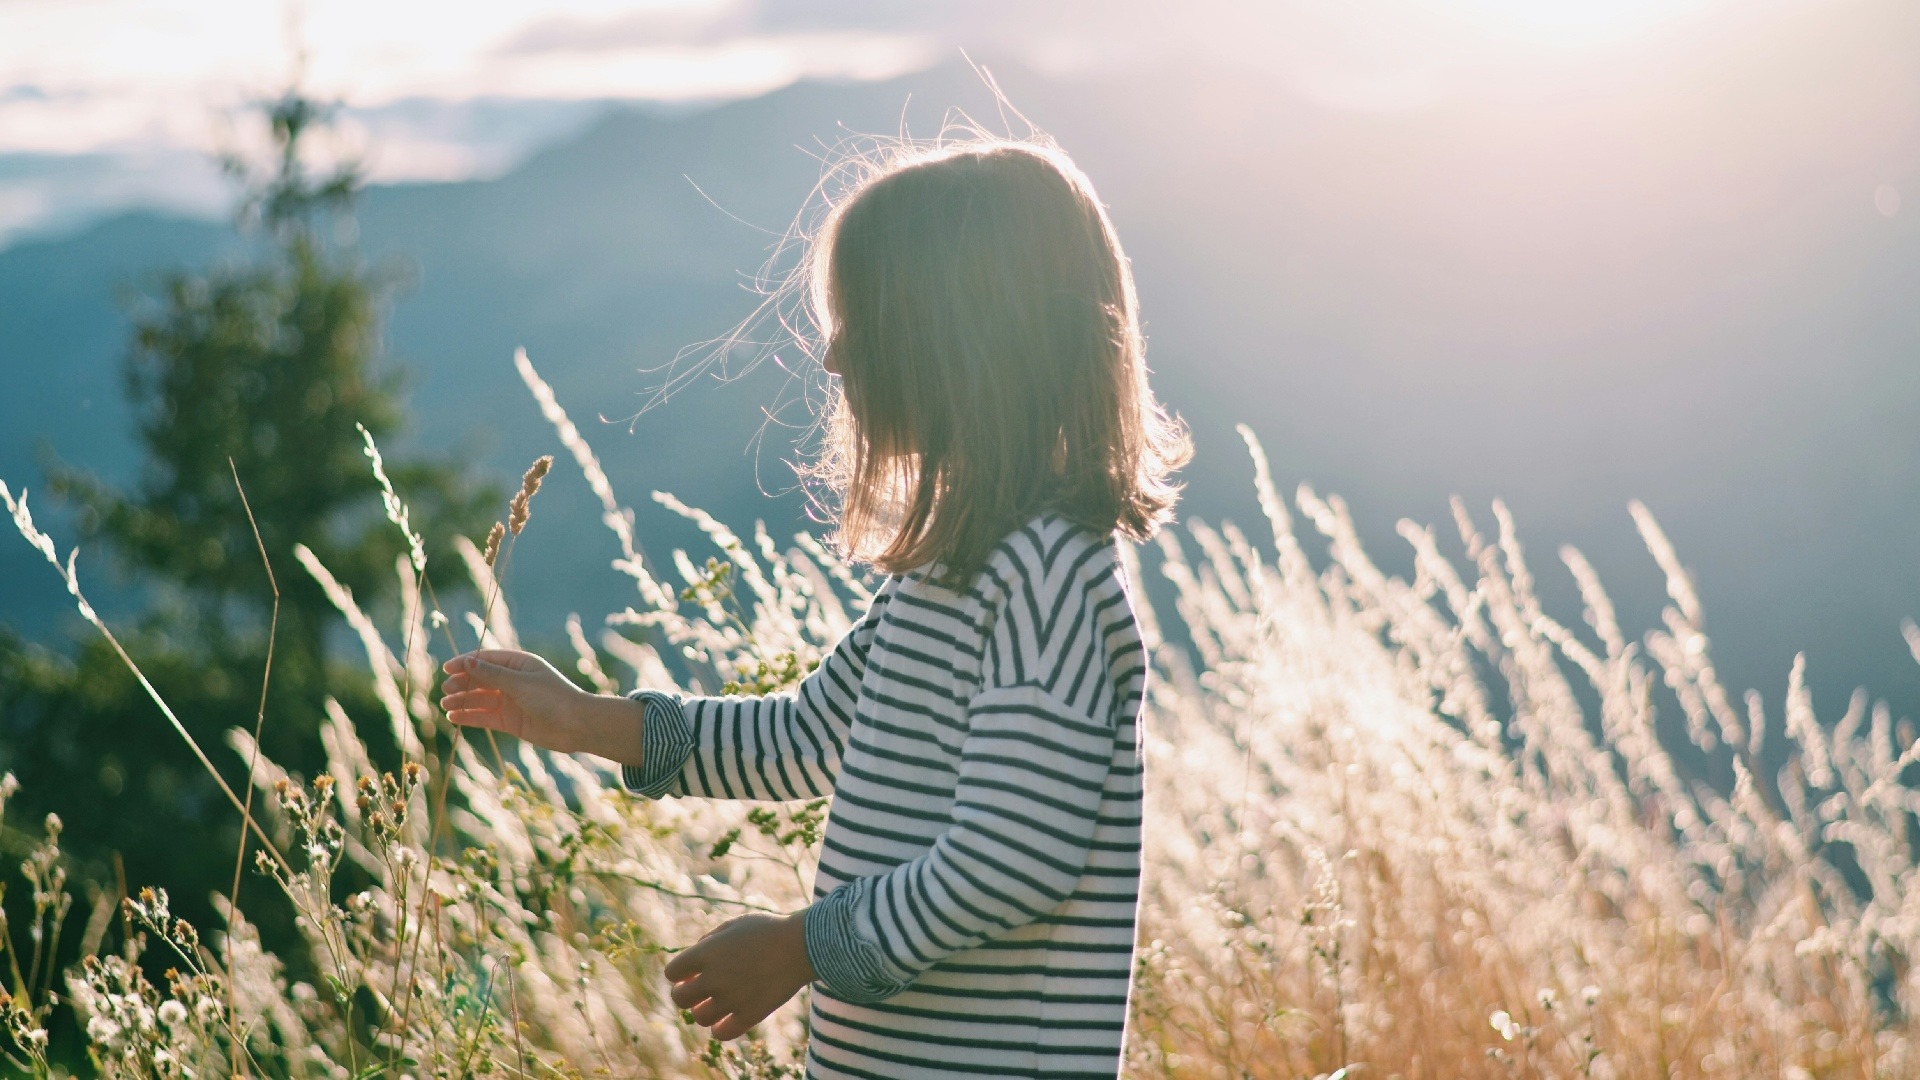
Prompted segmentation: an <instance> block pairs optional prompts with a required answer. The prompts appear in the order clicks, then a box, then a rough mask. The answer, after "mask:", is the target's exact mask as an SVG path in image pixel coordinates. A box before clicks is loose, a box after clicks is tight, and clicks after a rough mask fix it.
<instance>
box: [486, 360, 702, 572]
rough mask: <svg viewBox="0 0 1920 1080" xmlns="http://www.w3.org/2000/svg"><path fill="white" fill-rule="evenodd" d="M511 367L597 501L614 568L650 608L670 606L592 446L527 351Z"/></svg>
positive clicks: (628, 514)
mask: <svg viewBox="0 0 1920 1080" xmlns="http://www.w3.org/2000/svg"><path fill="white" fill-rule="evenodd" d="M513 365H514V367H515V368H516V369H517V370H518V371H519V372H520V380H521V381H522V382H524V383H526V385H527V391H528V392H529V393H531V394H532V395H533V399H534V401H535V402H537V403H538V404H539V406H540V415H541V416H543V417H545V418H546V420H547V422H548V423H549V424H552V425H553V429H554V433H555V434H556V435H558V436H559V438H560V445H562V446H564V447H566V448H567V452H568V453H570V454H572V455H573V461H574V464H575V465H577V466H579V468H580V475H581V476H583V477H585V478H586V481H587V487H588V488H590V489H592V491H593V494H594V497H595V498H597V499H599V500H600V521H601V523H602V524H604V525H606V527H607V529H608V530H609V531H611V532H612V533H613V535H614V538H615V539H616V540H618V541H619V543H620V558H618V559H616V560H614V563H613V568H614V569H615V570H618V571H620V572H621V573H623V574H626V575H627V576H629V577H631V578H633V580H634V585H635V586H636V587H637V588H638V589H639V591H640V598H641V599H642V600H643V601H645V602H646V605H647V606H648V607H649V608H654V609H661V608H670V607H672V606H673V594H672V593H671V592H670V591H668V590H667V589H666V588H665V587H664V586H662V585H661V584H660V583H659V582H658V581H655V580H654V577H653V574H652V573H651V572H650V571H649V570H648V569H647V565H646V560H645V559H643V558H642V557H641V554H640V550H639V548H638V547H637V546H636V545H635V544H634V540H633V511H632V510H631V509H629V508H627V507H624V506H621V505H620V502H619V500H618V499H616V498H614V494H613V484H612V482H610V481H609V480H608V479H607V471H606V470H605V469H603V468H601V467H600V459H599V457H598V456H596V455H595V454H594V452H593V447H592V446H589V445H588V444H587V440H586V439H585V438H584V437H582V436H581V434H580V429H579V428H578V427H577V426H575V425H574V422H573V420H572V419H571V418H569V417H568V416H567V411H566V410H565V409H564V408H561V406H560V399H559V398H557V397H555V396H554V393H553V387H551V386H548V385H547V381H546V380H545V379H542V378H541V377H540V373H539V372H538V371H536V370H534V367H533V361H531V360H529V359H527V350H525V349H516V350H514V353H513Z"/></svg>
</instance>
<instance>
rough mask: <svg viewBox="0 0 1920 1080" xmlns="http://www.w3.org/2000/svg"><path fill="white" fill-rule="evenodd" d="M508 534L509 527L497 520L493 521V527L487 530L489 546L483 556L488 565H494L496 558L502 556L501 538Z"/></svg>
mask: <svg viewBox="0 0 1920 1080" xmlns="http://www.w3.org/2000/svg"><path fill="white" fill-rule="evenodd" d="M506 535H507V527H506V526H505V525H502V524H500V523H499V522H497V521H496V522H494V523H493V528H491V529H488V530H487V547H486V551H485V553H484V554H482V556H481V558H482V559H484V560H485V561H486V564H487V565H488V566H492V565H493V563H494V560H496V559H498V558H499V557H500V540H501V538H502V537H504V536H506Z"/></svg>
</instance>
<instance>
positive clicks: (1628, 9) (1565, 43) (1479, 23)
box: [1425, 0, 1709, 48]
mask: <svg viewBox="0 0 1920 1080" xmlns="http://www.w3.org/2000/svg"><path fill="white" fill-rule="evenodd" d="M1708 3H1709V0H1425V4H1426V6H1428V7H1430V8H1431V9H1433V10H1434V11H1436V12H1438V13H1440V14H1442V15H1445V16H1447V17H1449V18H1453V19H1457V20H1460V21H1463V22H1466V23H1468V24H1470V25H1472V26H1474V27H1476V28H1478V29H1480V30H1481V31H1483V32H1485V33H1488V34H1490V35H1493V36H1496V37H1503V38H1510V39H1515V40H1519V41H1525V42H1531V43H1535V44H1541V45H1551V46H1558V47H1563V48H1568V47H1580V46H1590V45H1604V44H1610V43H1613V42H1617V41H1622V40H1625V39H1627V38H1630V37H1635V36H1637V35H1639V34H1642V33H1644V32H1646V31H1649V30H1652V29H1654V28H1656V27H1658V26H1660V25H1661V24H1662V23H1668V22H1673V21H1675V20H1678V19H1681V18H1684V17H1686V16H1688V15H1691V14H1693V13H1695V12H1697V11H1698V10H1700V9H1701V8H1703V7H1705V6H1707V4H1708Z"/></svg>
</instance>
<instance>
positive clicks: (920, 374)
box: [442, 141, 1189, 1078]
mask: <svg viewBox="0 0 1920 1080" xmlns="http://www.w3.org/2000/svg"><path fill="white" fill-rule="evenodd" d="M803 272H804V273H805V274H806V275H807V278H806V280H807V281H808V283H809V297H808V304H809V308H810V311H811V315H812V317H813V319H814V320H815V321H816V324H817V325H818V327H819V329H820V330H821V332H822V335H823V339H824V340H825V342H826V349H825V352H824V356H823V366H824V367H825V369H826V371H827V372H828V373H829V374H830V375H833V376H837V377H838V380H837V389H836V390H835V391H834V393H833V400H832V412H831V416H830V419H829V421H828V426H827V429H826V440H825V450H824V453H823V454H822V455H821V456H820V458H819V460H818V461H817V462H815V463H814V464H813V465H812V466H811V467H810V468H809V472H810V473H811V474H813V475H814V476H815V477H817V478H820V479H823V480H825V481H826V482H827V485H828V487H829V489H830V490H832V491H833V492H834V493H835V494H836V495H837V508H838V513H837V525H838V534H837V537H836V540H837V542H838V543H839V545H840V546H841V548H842V550H843V551H844V552H846V553H847V554H848V555H849V556H850V557H852V558H855V559H859V560H863V561H866V562H869V563H871V564H872V565H873V566H874V567H876V568H878V569H879V570H881V571H883V572H884V573H885V574H886V575H887V576H886V578H885V580H884V582H883V584H882V586H881V588H880V590H879V592H878V593H877V594H876V596H875V598H874V601H873V604H872V607H871V608H870V609H869V610H868V611H867V612H866V614H865V616H864V617H863V618H862V619H861V620H860V621H859V623H858V625H856V626H855V627H854V628H853V629H852V630H851V631H850V632H849V633H848V634H847V635H846V637H845V638H844V639H842V640H841V641H840V642H839V644H838V645H836V646H835V647H834V649H833V650H832V652H831V653H830V654H829V655H828V656H827V657H826V659H825V660H823V661H822V662H821V664H820V666H819V668H818V669H816V670H815V671H814V672H813V673H812V674H810V675H809V676H807V678H806V679H805V680H803V681H802V682H801V683H800V684H799V686H798V687H797V688H796V689H795V690H794V691H792V692H788V693H780V694H771V695H767V696H764V697H683V696H680V695H677V694H674V693H670V692H666V691H657V690H642V691H639V692H636V693H635V694H634V695H633V696H632V697H631V698H630V699H629V698H619V697H605V696H594V695H590V694H587V693H584V692H582V691H580V690H578V689H576V688H575V687H574V686H573V684H572V683H571V682H569V681H568V680H567V679H566V678H564V677H563V676H561V675H560V674H559V673H558V672H556V671H555V670H554V669H553V668H552V667H551V666H549V665H548V664H547V663H546V662H545V661H543V660H540V659H539V658H538V657H534V656H531V655H529V654H526V653H521V652H512V651H505V650H482V651H479V652H474V653H468V654H466V655H464V656H460V657H456V658H455V659H453V660H450V661H448V662H447V665H446V671H447V673H448V676H449V677H448V678H447V680H446V682H445V690H444V693H445V697H444V698H443V699H442V705H443V707H445V708H446V709H447V711H448V715H449V716H450V717H451V718H452V720H453V721H454V722H455V723H458V724H467V725H473V726H476V727H484V728H493V729H496V730H500V731H504V732H507V733H509V734H512V735H515V736H519V737H521V738H524V739H529V740H531V741H533V742H534V743H536V744H538V745H541V746H545V747H548V748H550V749H553V750H559V751H569V752H572V751H588V752H591V753H595V754H599V755H601V756H603V757H606V758H609V759H611V760H613V761H616V762H619V763H620V764H621V765H623V766H624V768H623V770H622V778H623V780H624V782H625V784H626V786H627V787H628V788H630V789H631V790H633V791H635V792H638V793H640V794H643V795H647V796H651V797H656V798H657V797H661V796H667V795H674V796H697V797H702V798H725V799H808V798H816V797H824V796H832V798H833V803H832V810H831V816H830V818H829V820H828V825H827V831H826V836H825V841H824V846H823V849H822V852H821V857H820V868H819V873H818V876H817V879H816V881H815V884H814V888H813V896H814V902H813V903H812V905H811V906H809V907H807V908H806V909H804V910H802V911H798V912H795V913H793V914H792V915H789V916H786V917H784V918H776V917H772V916H766V915H748V916H745V917H742V918H738V919H734V920H732V921H730V922H727V923H724V924H722V925H721V926H719V927H718V928H716V929H715V930H713V931H712V932H710V933H709V934H707V936H705V937H704V938H702V939H701V940H700V941H699V942H698V943H697V944H695V945H693V946H692V947H690V948H688V949H686V950H684V951H683V952H681V953H680V954H679V955H677V956H676V957H674V959H673V961H672V962H671V963H669V964H668V965H667V968H666V974H667V978H668V979H669V980H670V981H671V982H672V991H671V994H672V998H673V1000H674V1002H675V1003H676V1004H678V1005H679V1006H681V1007H682V1008H685V1009H687V1010H690V1011H691V1013H692V1016H693V1019H694V1020H695V1021H697V1022H698V1023H700V1024H703V1025H709V1026H711V1028H712V1030H713V1034H714V1035H715V1036H716V1037H718V1038H721V1039H731V1038H734V1037H736V1036H738V1035H740V1034H742V1033H744V1032H746V1031H747V1030H749V1029H751V1028H752V1027H753V1026H754V1025H755V1024H757V1023H759V1022H760V1021H761V1020H762V1019H764V1018H765V1017H766V1016H767V1015H768V1014H769V1013H771V1012H772V1011H773V1010H774V1009H776V1008H778V1007H779V1006H780V1005H781V1003H783V1002H785V1001H786V1000H787V999H788V998H789V997H791V996H792V995H793V994H794V993H796V992H797V991H798V990H799V989H800V988H801V987H803V986H806V985H808V984H812V986H813V988H814V989H813V994H812V997H811V1000H812V1012H811V1016H810V1022H811V1027H810V1031H811V1040H810V1050H809V1053H808V1064H807V1068H808V1075H809V1076H810V1077H821V1078H826V1077H861V1078H897V1077H973V1078H979V1077H987V1076H992V1077H1008V1076H1021V1077H1028V1076H1047V1077H1068V1076H1073V1077H1112V1076H1115V1075H1116V1074H1117V1072H1118V1070H1119V1060H1120V1051H1121V1041H1122V1035H1123V1028H1124V1022H1125V1018H1126V1013H1127V990H1128V980H1129V975H1130V974H1131V971H1132V957H1133V939H1134V913H1135V908H1136V906H1137V901H1138V896H1139V880H1140V834H1141V784H1142V776H1141V759H1140V750H1139V720H1140V711H1141V704H1142V699H1143V690H1144V683H1145V679H1146V673H1147V665H1146V657H1145V656H1144V654H1143V649H1142V646H1141V641H1140V636H1139V634H1138V632H1137V630H1136V625H1135V621H1134V615H1133V611H1132V608H1131V605H1130V601H1129V597H1128V595H1127V592H1126V586H1125V579H1124V576H1123V573H1122V571H1121V569H1120V563H1119V561H1118V557H1117V555H1118V553H1117V552H1116V550H1115V544H1116V542H1117V541H1116V535H1117V536H1118V537H1124V538H1126V539H1128V540H1133V541H1139V540H1144V539H1146V538H1147V537H1149V536H1151V535H1152V534H1153V532H1154V531H1155V530H1156V528H1158V526H1159V525H1160V524H1162V523H1163V522H1164V521H1165V520H1166V519H1167V518H1168V517H1169V516H1170V514H1171V510H1172V507H1173V503H1174V498H1175V495H1176V493H1177V488H1176V487H1175V486H1174V485H1172V484H1170V483H1169V481H1168V474H1169V473H1170V472H1171V471H1172V470H1174V469H1175V468H1178V467H1179V466H1180V465H1181V464H1183V463H1184V462H1185V460H1186V458H1187V455H1188V452H1189V451H1188V445H1187V441H1186V436H1185V433H1184V431H1183V430H1182V428H1181V426H1180V424H1179V422H1178V421H1177V420H1174V419H1171V418H1169V417H1168V416H1167V414H1166V413H1164V412H1163V411H1162V410H1161V408H1160V407H1159V406H1158V405H1157V404H1156V402H1155V400H1154V398H1153V395H1152V393H1151V391H1150V390H1149V389H1148V387H1147V370H1146V366H1145V363H1144V355H1143V342H1142V339H1141V334H1140V325H1139V318H1138V315H1137V312H1136V303H1135V299H1134V287H1133V279H1132V275H1131V273H1130V271H1129V269H1128V265H1127V262H1126V259H1125V257H1124V256H1123V255H1122V254H1121V251H1120V243H1119V240H1118V239H1117V238H1116V237H1115V235H1114V230H1113V225H1112V223H1111V222H1110V221H1109V220H1108V219H1107V215H1106V212H1105V211H1104V210H1103V209H1102V207H1101V205H1100V202H1099V201H1098V199H1097V198H1095V196H1094V193H1093V188H1092V186H1091V185H1090V184H1089V183H1088V181H1087V178H1086V177H1085V176H1084V175H1083V174H1082V173H1081V172H1080V171H1079V169H1077V168H1076V167H1075V166H1074V165H1073V164H1072V162H1070V161H1069V160H1068V159H1067V157H1066V155H1064V154H1062V153H1061V152H1059V151H1058V150H1057V149H1054V148H1052V147H1050V146H1041V145H1034V144H1031V143H1022V142H1005V141H984V142H978V143H970V144H967V145H964V146H959V147H945V148H941V149H937V150H933V151H920V152H909V153H903V154H902V156H900V157H899V158H898V159H896V160H894V161H891V162H887V163H885V164H883V165H882V166H881V167H880V168H878V169H877V170H876V172H875V174H874V175H873V176H871V177H870V178H869V179H867V180H866V181H865V182H864V183H861V184H860V185H858V186H857V187H856V188H855V189H854V190H853V192H852V193H851V194H850V195H849V196H847V197H846V198H844V199H843V200H842V201H841V202H840V203H839V205H837V206H835V207H834V208H833V209H832V210H831V211H830V213H829V215H828V217H827V220H826V222H825V225H824V227H823V228H822V230H821V232H820V234H819V236H818V238H817V240H816V241H815V243H814V245H813V248H812V250H811V252H810V253H809V255H808V260H807V263H806V269H805V270H804V271H803Z"/></svg>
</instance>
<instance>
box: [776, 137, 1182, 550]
mask: <svg viewBox="0 0 1920 1080" xmlns="http://www.w3.org/2000/svg"><path fill="white" fill-rule="evenodd" d="M808 285H809V288H810V298H809V299H810V305H811V307H812V309H813V315H814V319H815V322H816V324H817V325H818V327H819V329H820V331H821V332H822V334H823V337H824V341H825V344H826V351H825V353H824V357H823V360H824V363H825V365H826V367H827V369H828V370H829V371H830V372H833V373H836V374H838V375H839V376H840V391H839V393H838V394H836V395H835V398H834V401H833V406H832V411H831V415H830V417H829V420H828V426H827V430H826V445H825V447H824V452H823V454H822V455H821V458H820V460H819V462H818V463H817V464H816V465H815V466H814V468H813V473H814V475H816V476H817V477H820V478H822V479H824V480H825V481H826V482H827V483H828V484H829V486H830V487H832V488H833V489H834V490H835V491H836V493H837V494H838V495H839V501H840V506H839V525H840V540H841V543H842V544H843V545H844V546H845V547H846V548H847V549H848V550H849V551H851V552H852V553H853V554H855V555H856V556H859V557H862V558H866V559H870V560H872V561H873V563H874V564H875V565H877V566H878V567H879V568H880V569H882V570H885V571H888V572H899V571H902V570H906V569H910V568H912V567H916V566H920V565H923V564H926V563H930V562H939V563H941V564H943V565H944V566H945V568H946V569H947V570H948V571H949V572H950V573H953V574H956V575H958V574H970V573H971V572H972V571H974V570H976V569H978V567H979V566H980V565H981V563H982V562H983V560H984V559H985V557H986V555H987V553H988V552H989V551H990V550H991V549H992V548H993V546H994V545H995V544H996V543H998V542H999V541H1000V540H1001V538H1003V537H1004V536H1006V535H1007V533H1009V532H1011V531H1012V530H1013V529H1015V528H1018V527H1019V526H1020V525H1021V524H1023V523H1024V522H1026V521H1027V520H1028V519H1029V518H1031V517H1032V516H1033V515H1034V514H1035V513H1038V512H1039V511H1041V510H1042V509H1045V508H1052V509H1055V510H1057V511H1059V512H1060V513H1061V514H1062V515H1064V516H1066V517H1068V518H1071V519H1073V520H1076V521H1078V522H1080V523H1082V524H1084V525H1087V526H1089V527H1092V528H1094V529H1097V530H1099V531H1102V532H1105V531H1116V532H1119V533H1121V534H1122V535H1124V536H1127V537H1130V538H1133V539H1145V538H1146V537H1148V536H1150V535H1152V533H1153V531H1154V530H1155V529H1156V528H1157V527H1158V526H1159V525H1160V524H1161V523H1162V522H1163V521H1165V520H1166V519H1167V518H1168V517H1170V516H1171V512H1172V508H1173V504H1174V500H1175V498H1176V496H1177V494H1178V490H1179V489H1178V486H1177V485H1175V484H1173V483H1171V482H1170V481H1169V479H1168V474H1169V473H1170V472H1172V471H1173V470H1174V469H1176V468H1178V467H1179V466H1180V465H1182V464H1184V463H1185V461H1186V460H1187V457H1188V456H1189V453H1190V450H1189V447H1188V443H1187V438H1186V433H1185V431H1184V430H1183V429H1182V427H1181V426H1180V424H1179V422H1178V421H1177V420H1174V419H1172V418H1170V417H1169V416H1168V415H1167V414H1166V413H1165V412H1163V411H1162V410H1161V408H1160V406H1159V404H1158V403H1157V402H1156V401H1155V400H1154V397H1153V393H1152V391H1151V390H1150V389H1149V388H1148V386H1147V369H1146V364H1145V355H1144V354H1145V346H1144V342H1143V340H1142V338H1141V334H1140V322H1139V314H1138V310H1137V305H1136V301H1135V299H1134V287H1133V275H1132V272H1131V271H1130V269H1129V268H1128V264H1127V260H1126V257H1125V256H1124V255H1123V254H1122V253H1121V250H1120V241H1119V238H1118V237H1117V236H1116V235H1115V234H1114V229H1113V224H1112V222H1110V221H1109V220H1108V219H1107V215H1106V211H1105V210H1104V209H1103V208H1102V207H1101V205H1100V201H1099V199H1098V198H1097V197H1096V196H1095V195H1094V192H1093V187H1092V185H1091V184H1090V183H1089V182H1088V180H1087V178H1086V176H1085V174H1083V173H1082V172H1081V171H1080V170H1079V169H1078V168H1077V167H1076V166H1075V165H1074V164H1073V162H1072V161H1070V160H1068V158H1067V156H1066V155H1065V154H1063V153H1061V152H1060V151H1058V150H1057V149H1054V148H1052V147H1049V146H1043V145H1035V144H1033V143H1028V142H1008V141H998V140H986V141H980V142H974V143H969V144H966V145H962V146H957V147H942V148H939V149H935V150H925V151H915V152H910V153H905V154H902V155H900V156H899V157H897V158H895V159H893V160H890V161H886V162H884V163H880V164H879V166H878V167H877V168H876V169H875V170H874V172H873V174H872V175H870V176H869V177H867V178H866V179H865V180H863V181H862V182H860V183H859V184H857V185H856V186H855V187H854V189H853V190H852V192H851V193H850V194H849V195H847V196H846V197H845V198H843V199H842V200H840V201H839V202H838V204H837V205H835V206H834V207H833V208H832V210H831V212H830V213H829V214H828V216H827V218H826V221H825V223H824V226H823V228H822V229H821V231H820V233H819V235H818V238H817V239H816V241H815V243H814V246H813V249H812V251H811V253H810V259H809V266H808Z"/></svg>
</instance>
